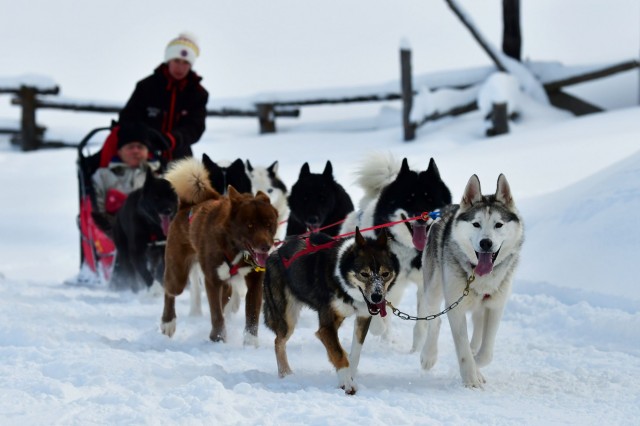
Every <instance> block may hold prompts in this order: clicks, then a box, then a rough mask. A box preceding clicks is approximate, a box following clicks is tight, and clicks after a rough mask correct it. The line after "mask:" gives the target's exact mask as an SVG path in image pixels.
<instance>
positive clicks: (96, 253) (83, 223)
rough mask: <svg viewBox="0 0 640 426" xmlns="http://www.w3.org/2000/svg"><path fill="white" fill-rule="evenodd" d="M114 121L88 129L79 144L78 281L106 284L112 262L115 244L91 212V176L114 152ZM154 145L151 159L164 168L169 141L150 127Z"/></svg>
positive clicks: (93, 207)
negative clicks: (106, 125) (109, 124)
mask: <svg viewBox="0 0 640 426" xmlns="http://www.w3.org/2000/svg"><path fill="white" fill-rule="evenodd" d="M118 129H119V126H118V124H117V123H115V122H114V123H112V124H111V126H109V127H98V128H95V129H93V130H91V131H90V132H89V133H88V134H87V135H86V136H85V137H84V138H83V139H82V140H81V141H80V143H79V145H78V158H77V173H78V202H79V212H78V217H77V222H78V228H79V231H80V273H79V274H78V278H77V280H78V283H80V284H83V283H84V284H86V283H92V282H93V283H95V282H99V283H108V282H109V279H110V278H111V272H112V270H113V265H114V261H115V255H116V249H115V244H114V242H113V240H112V239H111V237H110V236H108V235H107V234H106V233H105V232H104V231H103V230H102V229H101V228H100V227H99V226H98V224H96V221H95V219H94V216H93V213H94V212H96V211H97V202H96V195H95V190H94V188H93V180H92V175H93V174H94V172H95V171H96V170H97V169H98V168H100V167H106V166H107V165H108V164H109V161H110V160H111V159H112V158H113V156H114V155H116V153H117V150H118V148H117V146H118ZM150 133H151V136H152V140H153V143H154V146H156V147H157V148H155V149H153V150H151V152H150V158H157V159H159V160H160V162H161V167H162V168H163V169H164V167H165V166H166V162H167V159H168V158H169V147H170V143H169V141H167V140H166V138H165V137H164V136H162V134H160V132H157V131H154V130H153V129H150Z"/></svg>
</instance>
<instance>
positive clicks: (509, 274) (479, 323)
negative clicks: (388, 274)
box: [419, 174, 524, 388]
mask: <svg viewBox="0 0 640 426" xmlns="http://www.w3.org/2000/svg"><path fill="white" fill-rule="evenodd" d="M523 241H524V226H523V222H522V218H521V217H520V215H519V213H518V210H517V209H516V207H515V203H514V201H513V197H512V195H511V189H510V187H509V184H508V182H507V179H506V178H505V177H504V175H503V174H501V175H500V176H499V177H498V185H497V189H496V192H495V194H494V195H482V192H481V190H480V180H479V179H478V176H476V175H473V176H471V178H470V179H469V182H468V183H467V186H466V188H465V190H464V195H463V196H462V201H461V202H460V204H459V205H451V206H447V207H446V208H445V209H443V210H442V217H441V219H440V220H438V221H437V222H436V223H435V224H433V225H432V226H431V229H430V230H429V236H428V240H427V245H426V248H425V250H424V252H423V258H422V262H423V266H424V267H423V274H424V286H425V300H424V302H425V303H422V304H419V308H420V307H421V311H420V312H419V315H420V316H425V315H433V314H436V313H438V312H440V311H441V310H442V306H441V304H442V299H443V298H444V305H445V306H447V307H448V306H451V305H452V304H453V303H454V302H455V301H457V300H458V299H459V298H460V297H461V296H462V294H463V292H464V291H465V287H466V286H467V281H468V280H470V277H475V280H474V281H472V282H471V284H470V287H469V288H470V291H469V294H468V295H467V296H466V297H464V298H463V299H462V301H461V302H460V304H459V305H458V306H457V307H455V308H453V309H451V310H450V311H448V313H447V316H448V319H449V325H450V326H451V333H452V334H453V341H454V344H455V348H456V354H457V356H458V364H459V367H460V375H461V376H462V381H463V382H464V384H465V386H467V387H474V388H475V387H482V384H483V383H485V379H484V377H483V376H482V374H481V373H480V371H479V368H480V367H484V366H485V365H488V364H489V363H490V362H491V359H492V358H493V347H494V343H495V338H496V333H497V331H498V326H499V324H500V319H501V317H502V312H503V310H504V307H505V304H506V302H507V298H508V297H509V294H510V293H511V280H512V278H513V274H514V272H515V269H516V266H517V264H518V259H519V255H520V248H521V247H522V243H523ZM469 311H470V312H471V313H472V320H473V335H472V338H471V342H469V336H468V334H467V319H466V313H467V312H469ZM440 324H441V320H440V318H436V319H435V320H432V321H427V336H426V341H425V344H424V347H423V349H422V353H421V357H420V362H421V364H422V368H424V369H430V368H431V367H433V365H434V364H435V363H436V359H437V355H438V334H439V331H440Z"/></svg>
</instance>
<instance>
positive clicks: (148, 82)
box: [120, 63, 209, 159]
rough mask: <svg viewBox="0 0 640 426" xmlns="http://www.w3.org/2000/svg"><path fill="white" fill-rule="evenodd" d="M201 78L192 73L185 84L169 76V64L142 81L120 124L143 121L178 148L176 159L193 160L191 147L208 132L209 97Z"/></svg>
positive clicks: (125, 108) (184, 80) (174, 152)
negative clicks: (206, 128) (206, 130)
mask: <svg viewBox="0 0 640 426" xmlns="http://www.w3.org/2000/svg"><path fill="white" fill-rule="evenodd" d="M201 80H202V77H200V76H199V75H197V74H196V73H195V72H193V71H189V74H188V75H187V77H185V78H184V79H183V80H179V81H177V80H175V79H173V78H172V77H171V76H170V75H169V69H168V66H167V64H164V63H163V64H161V65H160V66H158V67H157V68H156V69H155V71H154V72H153V74H152V75H150V76H149V77H146V78H145V79H143V80H140V81H139V82H138V84H136V88H135V90H134V91H133V94H132V95H131V98H129V101H128V102H127V104H126V105H125V106H124V108H123V109H122V111H120V122H123V121H142V122H144V123H146V124H147V125H148V126H150V127H151V128H153V129H156V130H159V131H160V132H162V133H163V134H165V135H166V136H167V137H168V138H169V139H171V143H172V144H173V145H175V147H174V148H173V152H172V157H173V159H177V158H182V157H186V156H192V155H193V153H192V151H191V145H192V144H194V143H196V142H197V141H198V140H199V139H200V137H201V136H202V134H203V133H204V129H205V118H206V115H207V109H206V107H207V101H208V100H209V93H208V92H207V91H206V89H205V88H204V87H202V85H201V84H200V81H201Z"/></svg>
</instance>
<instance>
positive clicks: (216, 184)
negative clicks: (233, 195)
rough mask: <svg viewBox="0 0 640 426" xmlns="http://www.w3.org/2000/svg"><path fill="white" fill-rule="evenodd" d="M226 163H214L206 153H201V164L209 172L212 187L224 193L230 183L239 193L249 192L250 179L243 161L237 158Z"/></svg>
mask: <svg viewBox="0 0 640 426" xmlns="http://www.w3.org/2000/svg"><path fill="white" fill-rule="evenodd" d="M227 163H228V162H221V163H216V162H214V161H213V160H212V159H211V158H210V157H209V156H208V155H207V154H202V164H204V167H205V168H206V169H207V172H208V173H209V180H210V182H211V186H212V187H213V189H215V190H216V191H218V193H220V194H223V195H224V194H226V193H227V188H228V187H229V185H231V186H233V188H234V189H235V190H236V191H238V192H240V193H241V194H251V193H252V191H251V189H252V188H251V179H249V175H248V174H247V172H246V169H245V167H244V162H243V161H242V160H241V159H239V158H238V159H236V160H235V161H233V162H231V163H229V164H227Z"/></svg>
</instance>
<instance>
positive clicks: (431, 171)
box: [427, 157, 441, 179]
mask: <svg viewBox="0 0 640 426" xmlns="http://www.w3.org/2000/svg"><path fill="white" fill-rule="evenodd" d="M427 175H429V176H431V177H433V178H435V179H441V178H440V170H438V166H436V160H434V159H433V157H431V159H430V160H429V167H427Z"/></svg>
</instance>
